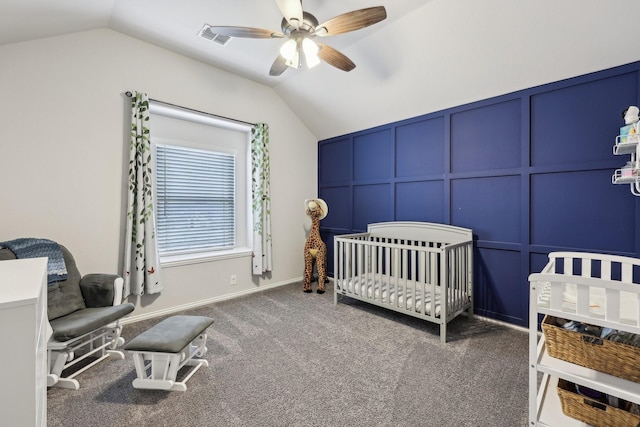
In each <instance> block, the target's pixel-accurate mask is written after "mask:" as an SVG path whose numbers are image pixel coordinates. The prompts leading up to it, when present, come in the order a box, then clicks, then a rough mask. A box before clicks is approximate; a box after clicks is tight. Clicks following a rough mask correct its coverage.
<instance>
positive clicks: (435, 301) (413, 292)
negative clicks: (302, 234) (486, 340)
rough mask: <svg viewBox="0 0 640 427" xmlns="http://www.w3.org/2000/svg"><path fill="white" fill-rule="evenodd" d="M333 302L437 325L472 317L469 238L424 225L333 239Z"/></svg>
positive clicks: (461, 231) (397, 225)
mask: <svg viewBox="0 0 640 427" xmlns="http://www.w3.org/2000/svg"><path fill="white" fill-rule="evenodd" d="M334 280H335V284H334V301H335V303H336V304H337V303H338V296H339V295H344V296H347V297H350V298H354V299H357V300H360V301H364V302H367V303H370V304H374V305H377V306H380V307H384V308H387V309H390V310H394V311H398V312H400V313H404V314H408V315H410V316H413V317H417V318H420V319H423V320H427V321H429V322H433V323H436V324H439V325H440V340H441V341H442V342H443V343H444V342H446V341H447V323H448V322H449V321H450V320H451V319H453V318H455V317H456V316H458V315H459V314H461V313H463V312H465V311H466V312H467V313H468V315H469V317H471V316H473V299H472V294H473V235H472V231H471V230H470V229H467V228H461V227H454V226H451V225H445V224H435V223H428V222H402V221H397V222H380V223H375V224H369V226H368V227H367V232H366V233H358V234H347V235H341V236H336V237H335V238H334Z"/></svg>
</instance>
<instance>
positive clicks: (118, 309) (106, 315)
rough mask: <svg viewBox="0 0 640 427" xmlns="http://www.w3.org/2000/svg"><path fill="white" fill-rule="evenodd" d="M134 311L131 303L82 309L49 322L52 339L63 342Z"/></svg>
mask: <svg viewBox="0 0 640 427" xmlns="http://www.w3.org/2000/svg"><path fill="white" fill-rule="evenodd" d="M133 309H134V305H133V304H131V303H126V304H120V305H115V306H111V307H97V308H83V309H81V310H77V311H74V312H73V313H70V314H67V315H66V316H64V317H59V318H57V319H54V320H51V321H50V322H49V323H50V324H51V328H52V329H53V339H55V340H56V341H60V342H64V341H68V340H70V339H73V338H77V337H79V336H82V335H84V334H86V333H89V332H91V331H94V330H96V329H98V328H100V327H102V326H106V325H108V324H109V323H111V322H115V321H116V320H118V319H120V318H122V317H124V316H126V315H127V314H129V313H131V312H132V311H133Z"/></svg>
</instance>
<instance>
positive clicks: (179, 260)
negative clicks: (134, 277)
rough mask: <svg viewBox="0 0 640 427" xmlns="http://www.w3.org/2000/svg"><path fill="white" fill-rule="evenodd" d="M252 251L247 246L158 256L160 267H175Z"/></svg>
mask: <svg viewBox="0 0 640 427" xmlns="http://www.w3.org/2000/svg"><path fill="white" fill-rule="evenodd" d="M252 255H253V251H252V250H251V249H249V248H236V249H231V250H228V251H216V252H202V253H197V254H182V255H170V256H165V257H161V258H160V265H161V266H162V267H177V266H180V265H188V264H199V263H203V262H212V261H222V260H225V259H232V258H242V257H251V256H252Z"/></svg>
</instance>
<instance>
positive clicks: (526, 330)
mask: <svg viewBox="0 0 640 427" xmlns="http://www.w3.org/2000/svg"><path fill="white" fill-rule="evenodd" d="M473 317H477V318H478V319H482V320H484V321H485V322H489V323H497V324H498V325H502V326H506V327H508V328H511V329H515V330H518V331H521V332H527V333H529V328H525V327H523V326H519V325H514V324H512V323H508V322H505V321H503V320H498V319H492V318H491V317H485V316H480V315H478V314H475V313H474V314H473Z"/></svg>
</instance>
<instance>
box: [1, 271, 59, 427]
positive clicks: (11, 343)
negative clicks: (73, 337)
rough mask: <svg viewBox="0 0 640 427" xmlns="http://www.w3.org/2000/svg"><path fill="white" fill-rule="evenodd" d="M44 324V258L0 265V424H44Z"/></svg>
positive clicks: (45, 326) (45, 300)
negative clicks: (0, 417) (0, 418)
mask: <svg viewBox="0 0 640 427" xmlns="http://www.w3.org/2000/svg"><path fill="white" fill-rule="evenodd" d="M46 319H47V258H32V259H19V260H9V261H0V343H1V344H0V345H1V348H2V352H0V378H2V387H0V414H2V420H1V421H0V423H2V424H4V422H10V424H11V425H16V426H18V425H19V426H46V424H47V340H48V331H47V329H48V328H47V326H48V323H47V322H46ZM7 425H9V424H7Z"/></svg>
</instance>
